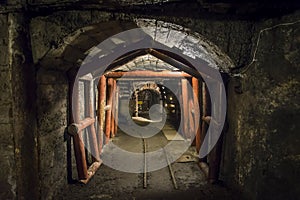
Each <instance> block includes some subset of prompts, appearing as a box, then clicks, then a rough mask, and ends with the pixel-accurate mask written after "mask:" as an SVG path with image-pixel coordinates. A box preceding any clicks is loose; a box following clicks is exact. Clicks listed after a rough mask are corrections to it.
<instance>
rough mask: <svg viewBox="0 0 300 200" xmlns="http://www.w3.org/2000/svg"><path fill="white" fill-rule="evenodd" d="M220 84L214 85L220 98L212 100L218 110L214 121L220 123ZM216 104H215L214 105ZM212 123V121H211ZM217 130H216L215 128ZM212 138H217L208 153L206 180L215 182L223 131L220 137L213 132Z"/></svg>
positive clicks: (217, 174)
mask: <svg viewBox="0 0 300 200" xmlns="http://www.w3.org/2000/svg"><path fill="white" fill-rule="evenodd" d="M221 87H222V85H221V84H219V83H217V84H216V85H215V90H216V91H218V92H219V95H220V99H219V101H218V102H214V103H215V105H214V108H215V109H216V110H218V113H216V119H215V120H214V121H216V122H217V123H218V124H220V119H221V116H220V113H221V112H222V109H224V108H222V102H221V96H222V88H221ZM216 104H217V105H216ZM211 123H214V122H211ZM217 131H218V130H217ZM212 139H214V140H218V141H217V143H216V145H215V146H214V148H213V149H212V150H211V152H210V153H209V157H208V158H209V173H208V180H209V182H210V183H215V182H216V181H218V179H219V171H220V163H221V154H222V144H223V131H222V133H221V136H220V138H216V135H215V132H214V133H213V134H212Z"/></svg>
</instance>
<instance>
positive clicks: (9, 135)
mask: <svg viewBox="0 0 300 200" xmlns="http://www.w3.org/2000/svg"><path fill="white" fill-rule="evenodd" d="M0 27H1V29H0V55H1V56H0V142H1V146H0V152H1V154H0V160H1V162H0V168H1V170H0V199H13V198H14V197H15V195H16V180H15V179H16V174H15V173H16V171H15V159H14V151H15V149H14V141H13V137H14V136H13V122H12V117H13V114H12V112H13V111H12V104H13V99H12V78H11V68H10V65H9V53H8V16H7V15H6V14H1V15H0Z"/></svg>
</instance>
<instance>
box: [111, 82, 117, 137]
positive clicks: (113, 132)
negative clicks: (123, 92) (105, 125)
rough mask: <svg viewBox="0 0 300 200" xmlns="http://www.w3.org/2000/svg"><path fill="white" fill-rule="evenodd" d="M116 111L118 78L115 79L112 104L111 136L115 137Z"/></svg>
mask: <svg viewBox="0 0 300 200" xmlns="http://www.w3.org/2000/svg"><path fill="white" fill-rule="evenodd" d="M115 112H116V80H115V79H113V86H112V106H111V137H115Z"/></svg>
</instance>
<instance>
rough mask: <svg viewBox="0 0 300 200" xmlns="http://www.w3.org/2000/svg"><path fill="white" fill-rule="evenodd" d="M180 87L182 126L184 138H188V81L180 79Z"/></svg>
mask: <svg viewBox="0 0 300 200" xmlns="http://www.w3.org/2000/svg"><path fill="white" fill-rule="evenodd" d="M181 87H182V106H183V107H182V111H183V118H181V120H182V122H181V124H182V125H183V132H184V135H185V137H186V138H190V133H189V102H188V98H189V92H188V80H187V79H182V80H181Z"/></svg>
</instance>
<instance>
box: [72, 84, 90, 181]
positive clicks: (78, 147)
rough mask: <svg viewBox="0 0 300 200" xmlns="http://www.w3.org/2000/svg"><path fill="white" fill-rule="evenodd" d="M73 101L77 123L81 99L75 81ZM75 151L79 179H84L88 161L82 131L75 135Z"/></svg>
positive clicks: (76, 121)
mask: <svg viewBox="0 0 300 200" xmlns="http://www.w3.org/2000/svg"><path fill="white" fill-rule="evenodd" d="M73 96H74V98H73V101H72V104H73V105H74V107H73V108H74V109H73V112H74V121H75V123H79V122H80V101H79V82H78V81H77V82H76V81H75V83H74V86H73ZM73 139H74V142H73V143H74V152H75V160H76V167H77V173H78V179H79V180H84V179H87V177H88V174H87V163H86V155H85V148H84V144H83V139H82V131H79V132H78V133H77V134H76V135H74V138H73Z"/></svg>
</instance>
